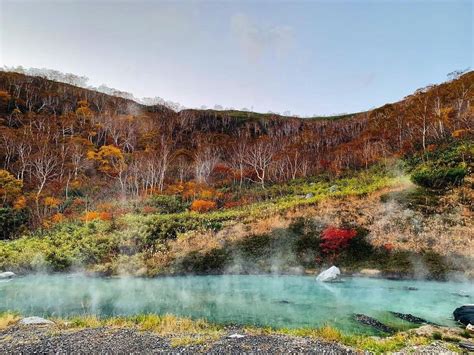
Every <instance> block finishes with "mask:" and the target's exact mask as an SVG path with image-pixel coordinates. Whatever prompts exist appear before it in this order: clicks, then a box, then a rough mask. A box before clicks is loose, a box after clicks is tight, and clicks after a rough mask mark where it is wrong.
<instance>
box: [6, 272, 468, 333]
mask: <svg viewBox="0 0 474 355" xmlns="http://www.w3.org/2000/svg"><path fill="white" fill-rule="evenodd" d="M409 288H411V290H410V289H409ZM413 288H415V289H413ZM473 296H474V285H473V284H469V283H455V282H433V281H391V280H383V279H369V278H348V279H346V280H345V281H344V282H342V283H331V284H328V283H318V282H316V281H315V278H314V277H309V276H248V275H245V276H244V275H238V276H232V275H225V276H186V277H162V278H154V279H145V278H92V277H85V276H82V275H29V276H25V277H19V278H16V279H13V280H9V281H8V282H0V311H7V310H9V311H18V312H20V313H21V314H23V315H37V316H69V315H82V314H95V315H99V316H111V315H134V314H140V313H157V314H166V313H171V314H175V315H179V316H188V317H192V318H205V319H207V320H209V321H211V322H217V323H223V324H229V323H237V324H244V325H258V326H272V327H318V326H322V325H325V324H330V325H334V326H336V327H338V328H340V329H343V330H346V331H357V332H363V331H367V332H370V331H371V330H370V329H367V328H365V327H364V326H361V325H359V324H357V323H355V322H354V321H353V320H352V314H354V313H364V314H367V315H369V316H373V317H375V318H377V319H379V320H381V321H384V322H386V323H389V324H392V325H399V323H400V324H401V323H403V322H401V321H397V320H396V319H395V318H393V317H391V316H390V315H389V313H388V311H395V312H401V313H411V314H413V315H416V316H418V317H422V318H425V319H427V320H429V321H432V322H435V323H439V324H443V325H454V322H453V320H452V312H453V310H454V309H455V308H456V307H458V306H460V305H462V304H466V303H474V297H473Z"/></svg>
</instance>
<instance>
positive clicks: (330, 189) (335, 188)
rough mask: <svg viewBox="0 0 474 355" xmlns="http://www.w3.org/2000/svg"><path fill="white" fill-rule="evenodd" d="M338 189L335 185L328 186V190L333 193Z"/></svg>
mask: <svg viewBox="0 0 474 355" xmlns="http://www.w3.org/2000/svg"><path fill="white" fill-rule="evenodd" d="M338 190H339V187H337V185H332V186H331V187H330V188H329V192H331V193H333V192H336V191H338Z"/></svg>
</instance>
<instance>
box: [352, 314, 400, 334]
mask: <svg viewBox="0 0 474 355" xmlns="http://www.w3.org/2000/svg"><path fill="white" fill-rule="evenodd" d="M354 318H355V320H356V321H358V322H359V323H362V324H364V325H368V326H370V327H372V328H374V329H377V330H379V331H381V332H384V333H388V334H392V333H394V332H395V330H394V329H393V328H391V327H389V326H388V325H385V324H383V323H381V322H379V321H378V320H377V319H375V318H372V317H369V316H366V315H365V314H355V315H354Z"/></svg>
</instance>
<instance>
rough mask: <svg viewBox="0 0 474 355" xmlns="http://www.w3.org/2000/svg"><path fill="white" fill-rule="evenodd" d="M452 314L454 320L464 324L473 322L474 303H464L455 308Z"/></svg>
mask: <svg viewBox="0 0 474 355" xmlns="http://www.w3.org/2000/svg"><path fill="white" fill-rule="evenodd" d="M453 316H454V319H455V320H456V321H458V322H461V323H462V324H464V325H468V324H474V304H466V305H464V306H461V307H459V308H456V309H455V310H454V312H453Z"/></svg>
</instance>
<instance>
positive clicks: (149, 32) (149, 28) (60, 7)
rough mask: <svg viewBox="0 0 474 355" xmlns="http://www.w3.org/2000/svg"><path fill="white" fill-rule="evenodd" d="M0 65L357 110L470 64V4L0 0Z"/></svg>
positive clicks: (239, 100)
mask: <svg viewBox="0 0 474 355" xmlns="http://www.w3.org/2000/svg"><path fill="white" fill-rule="evenodd" d="M0 31H1V36H0V39H1V42H0V51H1V52H0V53H1V54H0V64H2V65H8V66H12V65H14V66H16V65H22V66H25V67H37V68H42V67H46V68H51V69H57V70H60V71H63V72H72V73H75V74H79V75H86V76H88V77H89V78H90V83H91V84H93V85H96V86H98V85H100V84H102V83H105V84H107V85H108V86H111V87H114V88H117V89H121V90H125V91H129V92H132V93H133V94H134V95H135V96H137V97H142V96H161V97H163V98H165V99H168V100H173V101H178V102H180V103H181V104H183V105H185V106H188V107H199V106H201V105H207V106H209V107H212V106H214V105H215V104H220V105H223V106H227V107H235V108H242V107H247V108H251V107H253V109H254V110H255V111H261V112H266V111H268V110H273V111H279V112H283V111H286V110H289V111H291V112H292V113H296V114H300V115H312V114H331V113H342V112H355V111H361V110H366V109H369V108H372V107H375V106H379V105H382V104H384V103H386V102H393V101H396V100H399V99H401V98H403V97H404V96H405V95H407V94H409V93H411V92H413V91H414V90H415V89H417V88H419V87H423V86H426V85H428V84H431V83H439V82H441V81H444V80H446V74H447V73H449V72H451V71H453V70H456V69H465V68H467V67H472V66H473V65H472V62H473V50H474V47H473V2H472V1H455V0H449V1H435V0H430V1H414V0H411V1H384V0H374V1H368V0H360V1H357V0H353V1H338V0H332V1H297V0H296V1H175V2H171V1H167V2H165V1H128V2H124V1H121V2H118V1H78V0H77V1H48V0H46V1H45V0H43V1H21V0H19V1H7V0H0Z"/></svg>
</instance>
